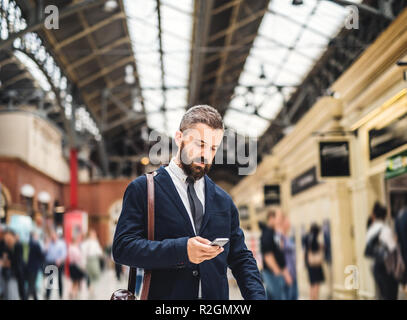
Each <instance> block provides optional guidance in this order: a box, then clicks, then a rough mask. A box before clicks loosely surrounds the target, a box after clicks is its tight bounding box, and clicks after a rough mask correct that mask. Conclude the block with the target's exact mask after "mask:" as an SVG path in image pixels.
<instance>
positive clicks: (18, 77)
mask: <svg viewBox="0 0 407 320" xmlns="http://www.w3.org/2000/svg"><path fill="white" fill-rule="evenodd" d="M22 79H31V74H30V73H29V72H28V71H23V72H22V73H19V74H17V75H15V76H14V77H12V78H10V79H8V80H7V81H5V82H3V83H2V84H1V86H2V87H3V88H7V87H8V86H10V85H12V84H13V83H16V82H17V81H20V80H22Z"/></svg>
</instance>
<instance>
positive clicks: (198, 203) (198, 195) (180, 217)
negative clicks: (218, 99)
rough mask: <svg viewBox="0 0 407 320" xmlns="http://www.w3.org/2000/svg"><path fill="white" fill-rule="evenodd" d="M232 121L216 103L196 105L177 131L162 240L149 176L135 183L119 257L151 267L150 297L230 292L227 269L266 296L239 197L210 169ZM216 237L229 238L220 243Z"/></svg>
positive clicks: (118, 238)
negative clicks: (151, 221)
mask: <svg viewBox="0 0 407 320" xmlns="http://www.w3.org/2000/svg"><path fill="white" fill-rule="evenodd" d="M223 133H224V125H223V121H222V117H221V116H220V114H219V113H218V111H217V110H216V109H215V108H213V107H210V106H206V105H200V106H195V107H192V108H190V109H189V110H188V111H187V112H186V113H185V114H184V116H183V118H182V120H181V123H180V127H179V130H178V131H177V132H176V133H175V142H176V144H177V146H178V151H177V154H176V156H175V157H174V158H173V159H172V160H171V162H170V163H169V165H168V166H161V167H160V168H159V169H158V170H157V174H156V175H155V176H154V185H155V192H154V194H155V204H154V206H155V228H154V235H155V238H154V240H147V179H146V176H145V175H143V176H140V177H138V178H137V179H135V180H133V181H132V182H131V183H130V184H129V185H128V187H127V189H126V191H125V193H124V197H123V209H122V212H121V215H120V218H119V221H118V224H117V228H116V232H115V236H114V241H113V250H112V253H113V258H114V260H115V262H116V263H119V264H122V265H127V266H131V267H138V268H144V269H147V270H151V272H152V273H151V284H150V289H149V296H148V299H152V300H158V299H165V300H175V299H183V300H185V299H188V300H192V299H213V300H218V299H221V300H227V299H229V287H228V278H227V268H228V267H229V268H230V269H231V271H232V274H233V276H234V277H235V279H236V280H237V283H238V286H239V289H240V292H241V294H242V296H243V298H244V299H261V300H263V299H265V290H264V287H263V284H262V281H261V276H260V273H259V270H258V267H257V264H256V260H255V259H254V257H253V254H252V253H251V251H249V250H248V249H247V247H246V245H245V241H244V235H243V232H242V230H241V229H240V227H239V213H238V210H237V209H236V206H235V205H234V203H233V201H232V199H231V197H230V196H229V195H228V194H227V193H226V192H225V191H224V190H222V189H221V188H220V187H219V186H217V185H216V184H215V183H214V182H213V181H212V180H211V179H210V178H209V177H208V176H207V173H208V171H209V169H210V167H211V164H212V162H213V159H214V157H215V154H216V151H217V149H218V147H219V145H220V144H221V142H222V138H223ZM216 238H228V239H229V241H228V242H227V243H226V245H224V246H223V247H222V246H213V245H210V243H211V241H213V240H214V239H216Z"/></svg>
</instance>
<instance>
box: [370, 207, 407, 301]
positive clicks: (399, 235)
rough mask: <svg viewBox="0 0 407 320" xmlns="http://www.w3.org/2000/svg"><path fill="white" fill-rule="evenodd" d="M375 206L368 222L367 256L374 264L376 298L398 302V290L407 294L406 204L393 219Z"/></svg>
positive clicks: (372, 267) (385, 210)
mask: <svg viewBox="0 0 407 320" xmlns="http://www.w3.org/2000/svg"><path fill="white" fill-rule="evenodd" d="M387 217H388V214H387V209H386V208H385V207H384V206H383V205H381V204H380V203H378V202H376V203H375V205H374V207H373V210H372V213H371V215H370V216H369V219H368V221H367V233H366V247H365V256H366V257H367V258H369V259H370V260H371V271H372V274H373V278H374V280H375V283H376V291H377V297H378V298H379V299H381V300H397V298H398V295H399V287H400V286H401V287H402V288H403V290H404V291H405V292H406V291H407V270H406V269H407V268H406V265H407V204H405V205H404V206H402V207H401V209H400V210H399V212H398V213H397V215H396V216H395V217H394V219H387Z"/></svg>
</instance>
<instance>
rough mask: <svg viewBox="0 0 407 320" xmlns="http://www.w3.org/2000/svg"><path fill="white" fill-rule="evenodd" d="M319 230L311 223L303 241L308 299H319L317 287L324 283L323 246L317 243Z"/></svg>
mask: <svg viewBox="0 0 407 320" xmlns="http://www.w3.org/2000/svg"><path fill="white" fill-rule="evenodd" d="M320 231H321V228H320V227H319V226H318V225H317V224H316V223H313V224H312V225H311V228H310V231H309V233H308V235H307V237H306V240H305V266H306V267H307V270H308V278H309V282H310V299H311V300H318V299H319V287H320V285H321V283H323V282H324V281H325V276H324V271H323V270H322V263H323V262H324V255H323V252H324V245H323V244H321V243H320V241H319V234H320Z"/></svg>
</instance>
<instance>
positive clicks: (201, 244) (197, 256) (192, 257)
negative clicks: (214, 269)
mask: <svg viewBox="0 0 407 320" xmlns="http://www.w3.org/2000/svg"><path fill="white" fill-rule="evenodd" d="M223 250H224V249H223V248H222V247H220V246H213V245H211V241H209V240H208V239H204V238H202V237H199V236H198V237H193V238H190V239H189V240H188V244H187V251H188V259H189V261H191V262H192V263H195V264H199V263H201V262H203V261H205V260H211V259H213V258H215V257H216V256H217V255H218V254H220V253H222V252H223Z"/></svg>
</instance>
